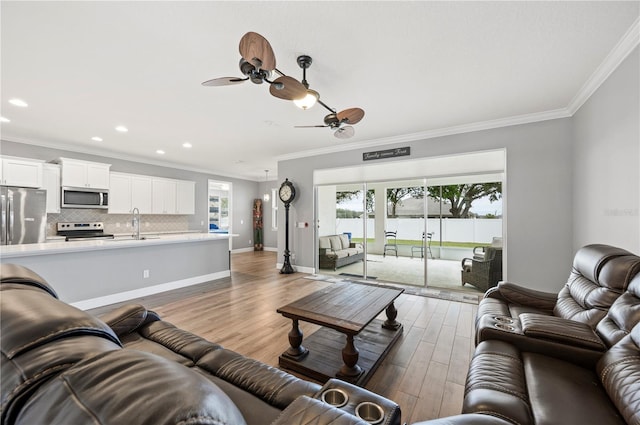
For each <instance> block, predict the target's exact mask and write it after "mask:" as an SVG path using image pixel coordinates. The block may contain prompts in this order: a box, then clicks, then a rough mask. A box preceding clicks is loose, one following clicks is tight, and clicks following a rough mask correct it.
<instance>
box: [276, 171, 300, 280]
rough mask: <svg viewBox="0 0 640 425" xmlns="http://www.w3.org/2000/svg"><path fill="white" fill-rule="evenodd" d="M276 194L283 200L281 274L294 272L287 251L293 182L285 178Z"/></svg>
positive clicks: (293, 189) (293, 192)
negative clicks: (282, 256)
mask: <svg viewBox="0 0 640 425" xmlns="http://www.w3.org/2000/svg"><path fill="white" fill-rule="evenodd" d="M278 196H279V197H280V200H281V201H282V202H284V263H283V264H282V269H280V273H281V274H291V273H295V270H293V267H291V260H290V258H289V257H290V256H291V253H290V252H289V207H290V206H291V202H293V200H294V199H295V197H296V189H295V188H294V187H293V183H291V182H290V181H289V179H285V181H284V182H282V185H280V190H279V191H278Z"/></svg>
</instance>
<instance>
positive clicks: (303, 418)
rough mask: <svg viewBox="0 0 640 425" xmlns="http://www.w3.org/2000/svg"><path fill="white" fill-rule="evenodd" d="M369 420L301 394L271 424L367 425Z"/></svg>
mask: <svg viewBox="0 0 640 425" xmlns="http://www.w3.org/2000/svg"><path fill="white" fill-rule="evenodd" d="M367 424H368V422H365V421H363V420H362V419H360V418H358V417H356V416H353V415H351V414H350V413H347V412H345V411H344V410H340V409H338V408H335V407H334V406H332V405H330V404H327V403H323V402H322V401H320V400H316V399H315V398H311V397H307V396H301V397H298V398H297V399H295V401H294V402H293V403H291V404H290V405H289V406H287V408H286V409H284V410H283V411H282V413H281V414H280V416H279V417H278V419H276V420H275V422H272V423H271V425H367Z"/></svg>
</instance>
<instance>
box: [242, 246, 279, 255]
mask: <svg viewBox="0 0 640 425" xmlns="http://www.w3.org/2000/svg"><path fill="white" fill-rule="evenodd" d="M263 251H271V252H278V248H273V247H270V246H265V247H264V249H263ZM240 252H253V247H251V246H250V247H247V248H238V249H233V250H231V253H232V254H237V253H240Z"/></svg>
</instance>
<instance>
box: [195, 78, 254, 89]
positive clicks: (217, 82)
mask: <svg viewBox="0 0 640 425" xmlns="http://www.w3.org/2000/svg"><path fill="white" fill-rule="evenodd" d="M247 80H248V78H237V77H220V78H214V79H213V80H207V81H205V82H204V83H202V85H203V86H207V87H217V86H231V85H234V84H240V83H242V82H243V81H247Z"/></svg>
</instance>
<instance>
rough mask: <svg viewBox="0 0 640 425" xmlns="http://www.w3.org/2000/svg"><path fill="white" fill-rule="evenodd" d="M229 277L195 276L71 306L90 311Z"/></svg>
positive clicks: (226, 271)
mask: <svg viewBox="0 0 640 425" xmlns="http://www.w3.org/2000/svg"><path fill="white" fill-rule="evenodd" d="M229 276H231V271H230V270H225V271H222V272H217V273H209V274H205V275H201V276H194V277H190V278H187V279H181V280H176V281H173V282H167V283H161V284H159V285H153V286H148V287H146V288H139V289H133V290H131V291H125V292H119V293H117V294H111V295H105V296H103V297H97V298H91V299H88V300H83V301H76V302H73V303H70V304H71V305H72V306H74V307H76V308H79V309H81V310H89V309H92V308H96V307H102V306H105V305H109V304H115V303H119V302H122V301H127V300H131V299H134V298H140V297H144V296H147V295H153V294H159V293H160V292H166V291H170V290H172V289H179V288H184V287H185V286H191V285H197V284H198V283H203V282H208V281H211V280H216V279H222V278H225V277H229Z"/></svg>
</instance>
